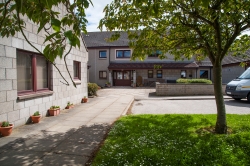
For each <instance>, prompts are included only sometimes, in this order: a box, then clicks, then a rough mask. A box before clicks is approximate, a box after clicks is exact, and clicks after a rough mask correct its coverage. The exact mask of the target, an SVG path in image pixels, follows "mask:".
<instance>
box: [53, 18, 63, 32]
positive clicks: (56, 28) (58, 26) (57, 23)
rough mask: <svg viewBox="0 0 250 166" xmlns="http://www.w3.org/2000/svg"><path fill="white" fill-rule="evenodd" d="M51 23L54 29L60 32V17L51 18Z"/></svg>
mask: <svg viewBox="0 0 250 166" xmlns="http://www.w3.org/2000/svg"><path fill="white" fill-rule="evenodd" d="M51 25H52V28H53V29H54V31H56V32H59V31H60V29H61V21H59V20H58V19H54V18H52V19H51Z"/></svg>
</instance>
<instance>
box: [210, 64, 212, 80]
mask: <svg viewBox="0 0 250 166" xmlns="http://www.w3.org/2000/svg"><path fill="white" fill-rule="evenodd" d="M211 69H212V67H210V80H212V77H211V75H212V73H211Z"/></svg>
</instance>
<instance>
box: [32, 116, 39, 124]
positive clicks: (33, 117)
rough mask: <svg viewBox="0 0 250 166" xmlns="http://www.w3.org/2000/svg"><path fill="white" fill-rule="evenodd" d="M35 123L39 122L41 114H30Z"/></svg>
mask: <svg viewBox="0 0 250 166" xmlns="http://www.w3.org/2000/svg"><path fill="white" fill-rule="evenodd" d="M30 117H31V121H32V122H33V123H39V122H40V119H41V116H30Z"/></svg>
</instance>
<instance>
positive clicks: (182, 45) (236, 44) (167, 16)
mask: <svg viewBox="0 0 250 166" xmlns="http://www.w3.org/2000/svg"><path fill="white" fill-rule="evenodd" d="M249 6H250V1H248V0H211V1H208V0H186V1H183V0H114V1H113V2H112V3H111V4H109V5H107V6H106V7H105V8H104V12H105V16H104V18H103V19H101V21H100V23H99V28H100V29H102V27H103V26H105V27H106V28H107V30H109V31H114V30H116V31H126V32H127V33H128V38H129V39H130V43H129V45H130V47H132V48H133V49H134V51H133V55H132V59H133V60H135V59H144V58H145V55H149V54H151V53H152V52H153V51H156V50H160V51H161V52H162V53H163V54H162V55H161V56H160V58H165V56H164V54H165V53H170V54H172V55H174V56H175V59H176V60H179V59H182V58H191V57H192V56H196V58H198V59H202V58H204V57H206V56H207V57H209V59H210V61H211V62H212V64H213V78H214V92H215V99H216V105H217V121H216V125H215V132H216V133H226V132H227V121H226V110H225V103H224V99H223V92H222V59H223V58H224V57H225V56H226V55H227V54H228V53H229V52H231V53H233V54H234V55H238V54H241V55H244V52H245V51H246V50H247V49H248V48H249V47H250V45H249V37H248V35H242V36H240V35H241V32H243V31H245V30H247V29H249V27H250V8H249ZM239 36H240V37H239ZM237 37H238V38H237ZM118 38H119V33H118V32H116V33H115V35H113V36H112V37H111V38H110V40H116V39H118Z"/></svg>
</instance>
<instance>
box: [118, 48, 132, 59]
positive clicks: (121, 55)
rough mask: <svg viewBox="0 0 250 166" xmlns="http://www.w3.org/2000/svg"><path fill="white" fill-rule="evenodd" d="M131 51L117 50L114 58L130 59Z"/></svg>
mask: <svg viewBox="0 0 250 166" xmlns="http://www.w3.org/2000/svg"><path fill="white" fill-rule="evenodd" d="M130 57H131V51H130V50H117V51H116V58H130Z"/></svg>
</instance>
